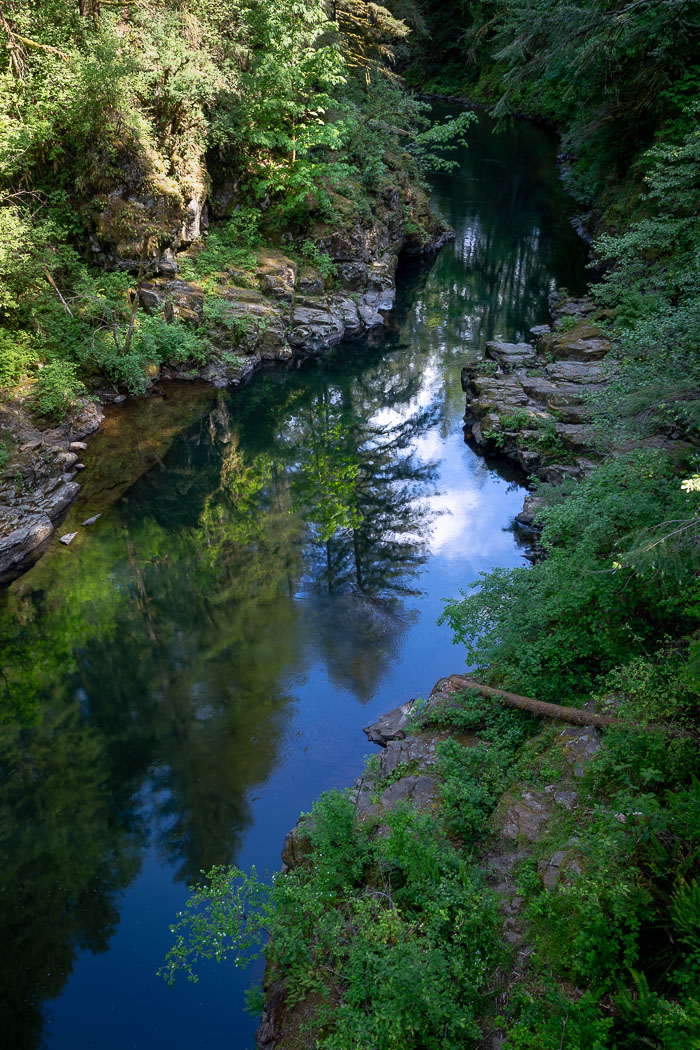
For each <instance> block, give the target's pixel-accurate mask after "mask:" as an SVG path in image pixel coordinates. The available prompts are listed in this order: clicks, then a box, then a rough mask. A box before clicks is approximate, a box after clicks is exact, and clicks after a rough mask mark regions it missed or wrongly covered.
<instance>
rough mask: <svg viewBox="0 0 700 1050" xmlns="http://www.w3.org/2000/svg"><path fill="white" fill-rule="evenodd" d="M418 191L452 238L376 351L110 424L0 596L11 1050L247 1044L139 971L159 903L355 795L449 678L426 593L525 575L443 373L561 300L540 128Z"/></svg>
mask: <svg viewBox="0 0 700 1050" xmlns="http://www.w3.org/2000/svg"><path fill="white" fill-rule="evenodd" d="M434 191H435V200H436V204H437V206H438V207H439V208H440V210H441V211H442V213H443V214H444V215H445V216H446V217H447V218H448V220H449V221H450V222H452V224H453V225H454V226H455V230H456V234H457V236H456V239H455V242H454V243H453V244H452V245H450V246H448V247H447V248H446V249H445V250H444V251H443V252H442V253H441V254H440V256H439V257H438V258H437V259H436V260H430V261H428V262H423V263H415V262H414V263H410V264H408V265H406V266H405V267H404V268H403V270H402V273H401V280H400V289H399V299H398V303H397V310H396V312H395V315H394V316H393V318H392V322H391V325H390V327H389V328H388V329H387V330H384V331H382V332H381V333H376V334H375V335H374V337H373V339H372V340H364V341H361V342H357V343H348V344H343V345H341V346H340V347H339V348H337V350H336V351H335V352H334V353H333V354H332V355H331V356H330V357H329V358H327V359H326V360H325V361H323V362H321V363H319V364H316V365H315V366H314V368H313V369H299V370H296V369H294V370H290V371H287V372H273V373H269V374H266V375H260V376H258V377H256V378H255V379H254V380H253V381H252V382H251V384H250V385H249V386H248V387H246V388H245V390H244V391H242V392H240V393H238V394H234V395H225V394H223V393H221V392H218V393H214V392H212V391H209V390H207V391H202V390H201V389H200V388H196V387H193V388H191V389H190V390H189V391H188V390H184V391H183V390H182V388H179V389H176V388H170V389H168V388H165V389H164V394H165V397H164V398H163V399H162V400H161V401H159V402H158V404H157V405H156V406H155V410H154V411H153V413H152V414H151V415H150V416H149V413H148V411H144V412H143V413H142V414H141V415H139V412H140V409H137V408H131V407H130V408H129V410H128V413H125V414H123V415H117V414H115V415H114V416H112V417H111V418H110V423H109V425H108V427H106V428H105V432H104V433H103V434H102V435H98V437H97V439H96V440H95V442H93V444H92V445H91V450H94V449H99V448H100V447H101V448H102V454H101V459H100V465H99V470H98V469H97V465H96V464H95V480H94V481H93V485H92V488H91V487H90V482H89V480H88V482H87V483H86V486H85V488H84V490H83V493H82V494H81V501H80V502H79V503H78V505H77V507H76V508H75V509H74V511H71V514H72V515H73V518H74V519H75V521H76V522H79V521H80V520H81V519H82V517H87V516H88V514H89V513H92V512H94V510H96V509H102V510H103V515H102V517H101V518H100V520H99V521H98V522H97V524H96V525H95V526H93V527H92V529H91V530H89V531H88V530H82V531H81V534H80V536H79V537H78V540H76V541H75V542H74V545H73V546H71V548H68V549H66V548H61V547H59V546H58V545H57V544H55V545H54V546H53V547H52V548H51V550H50V551H49V552H48V553H47V555H46V556H45V557H44V559H42V561H40V562H39V563H38V564H37V565H36V566H35V567H34V568H33V569H32V570H31V571H30V572H29V573H28V574H27V575H26V576H24V577H23V578H22V579H20V580H18V581H16V582H15V583H14V584H13V585H12V586H11V587H10V588H9V589H8V590H7V592H6V593H5V595H4V597H3V598H2V600H1V604H0V637H1V638H2V641H1V642H0V649H1V658H2V675H1V676H0V718H1V719H2V722H3V723H4V724H3V725H2V735H1V738H0V829H1V832H0V835H1V837H2V861H1V862H0V864H1V869H0V884H1V885H2V886H3V889H4V906H3V909H2V913H1V918H0V938H1V940H2V944H3V952H2V963H0V987H1V991H0V998H1V999H2V1003H1V1005H0V1031H2V1032H3V1036H4V1039H5V1040H6V1042H7V1045H8V1046H12V1047H13V1048H16V1050H33V1048H35V1047H38V1046H40V1045H42V1042H47V1043H48V1045H50V1046H52V1047H60V1048H66V1050H67V1048H70V1050H78V1048H82V1047H89V1046H93V1045H94V1046H100V1047H101V1048H103V1050H104V1048H108V1047H109V1048H111V1047H114V1048H117V1047H125V1046H134V1047H138V1048H139V1050H142V1048H146V1047H151V1046H153V1045H165V1044H166V1043H167V1044H168V1045H170V1046H172V1047H183V1048H184V1047H190V1048H193V1047H197V1046H208V1045H211V1043H212V1041H221V1040H222V1039H224V1038H225V1039H226V1040H227V1042H228V1043H229V1044H230V1045H231V1046H232V1047H233V1048H234V1050H243V1048H244V1047H252V1036H251V1033H252V1029H253V1027H254V1023H253V1022H252V1021H251V1020H249V1019H246V1018H245V1017H244V1016H243V1014H242V1012H241V1002H242V996H241V987H242V985H243V984H245V983H246V979H245V978H239V977H238V976H237V975H236V974H231V972H230V971H225V970H224V969H223V968H219V971H218V973H217V974H214V975H212V974H208V975H207V977H206V981H203V982H202V984H201V985H199V986H197V992H196V993H195V992H194V991H193V990H191V989H190V988H189V986H187V987H186V988H185V989H182V990H180V992H179V993H178V995H176V996H175V995H173V994H172V993H170V992H168V990H167V989H165V988H164V987H162V986H161V984H160V983H159V982H158V979H157V978H156V977H155V970H156V968H157V966H158V964H159V962H160V961H161V959H162V957H163V954H164V952H165V950H166V949H167V947H168V930H167V923H168V921H170V920H172V918H173V916H174V913H175V911H176V909H177V908H178V907H181V906H182V902H183V899H184V896H185V891H184V887H183V884H184V883H187V882H190V881H192V880H194V879H196V878H197V877H198V875H199V872H200V871H201V870H202V869H205V870H206V869H208V868H209V867H211V866H212V865H213V864H221V863H231V862H234V861H239V862H241V863H246V864H248V863H251V862H252V863H257V864H258V865H259V866H261V867H265V866H266V865H267V866H269V867H272V868H274V867H275V866H276V865H277V856H278V851H279V847H280V844H281V838H282V835H283V833H284V831H285V830H286V829H287V827H289V826H290V825H291V823H293V821H294V819H295V818H296V815H297V813H298V811H299V809H301V808H304V807H305V806H306V807H308V805H309V804H310V802H311V801H312V800H313V798H315V797H316V796H317V795H318V793H319V792H320V791H321V790H323V789H324V788H326V787H328V786H332V785H333V784H344V783H347V782H348V781H349V780H351V779H352V777H353V776H356V775H357V773H358V772H359V769H360V764H361V756H362V753H363V751H364V750H365V745H363V738H362V736H361V734H360V733H359V728H360V726H361V725H362V724H363V723H365V722H366V721H368V720H371V718H372V717H375V716H376V715H377V714H379V713H380V712H381V711H382V710H384V709H387V708H388V707H390V706H393V705H394V704H396V703H397V702H400V701H402V700H404V699H405V698H406V697H407V696H410V695H412V694H414V695H415V693H416V692H417V691H419V690H426V689H428V688H430V685H431V684H432V682H433V681H434V680H435V679H436V678H437V677H439V676H440V675H441V674H444V673H448V672H449V671H450V670H452V669H454V665H455V664H457V665H458V663H459V661H460V660H461V659H462V657H461V656H460V655H459V654H458V653H457V652H456V651H455V650H453V647H452V643H451V641H450V639H449V638H448V637H447V636H446V634H445V631H444V629H443V630H442V631H439V630H438V628H437V627H436V626H435V619H436V616H437V614H438V612H439V609H440V599H441V598H442V597H444V596H446V595H447V594H451V593H454V592H455V590H456V589H457V588H458V587H459V586H466V585H468V584H469V583H470V582H471V581H473V580H475V579H476V578H477V577H478V574H479V572H480V571H484V570H487V569H489V568H490V567H492V566H494V565H503V566H506V567H509V566H516V565H520V564H522V554H523V550H524V541H522V540H521V539H519V538H518V536H517V535H514V534H513V533H512V532H511V531H509V530H510V525H511V522H512V519H513V516H514V514H515V513H516V512H517V510H518V509H519V507H520V504H521V500H522V494H521V492H520V491H519V484H518V479H517V478H515V477H512V476H506V475H505V474H504V473H503V471H502V470H500V469H496V468H495V467H494V465H493V464H487V463H485V462H484V460H483V459H481V458H480V457H479V456H478V455H476V454H475V453H474V452H473V451H472V450H470V449H469V448H468V447H467V446H465V445H464V442H463V438H462V432H461V415H462V412H463V408H464V401H463V395H462V393H461V390H460V386H459V370H460V367H461V365H462V363H463V362H464V360H465V359H466V358H467V357H469V356H470V355H474V354H478V353H481V352H482V351H483V345H484V342H485V340H486V339H487V338H490V337H492V336H494V335H498V334H501V335H503V336H505V337H507V338H512V339H515V338H522V337H523V336H525V335H526V333H527V329H528V327H529V326H530V325H531V324H534V323H537V322H539V321H542V320H543V319H544V318H545V316H546V306H547V296H548V294H549V292H550V291H551V290H552V288H553V287H555V286H556V285H558V284H568V285H569V286H570V287H571V288H572V290H574V291H577V290H579V289H580V287H581V285H582V283H583V280H584V271H583V251H582V248H581V246H580V245H579V244H578V242H577V241H576V238H575V235H574V233H573V231H572V230H571V229H570V226H569V224H568V219H567V212H566V201H565V198H564V197H563V195H562V193H561V190H560V188H559V185H558V182H557V179H556V171H555V168H554V164H553V146H552V142H551V141H550V139H549V138H548V137H547V136H546V135H545V134H544V133H543V132H542V131H540V130H538V129H535V128H530V127H527V126H522V127H516V128H515V129H510V130H509V131H507V132H502V133H499V134H492V132H491V128H490V126H489V124H488V122H486V121H483V120H482V122H481V123H480V124H479V125H478V127H477V128H475V129H474V130H473V131H472V134H471V147H470V150H468V151H467V152H466V153H465V154H463V155H462V156H461V167H460V170H459V171H458V172H457V173H455V174H454V175H451V176H440V177H436V179H435V180H434ZM188 399H189V401H188ZM145 407H146V410H147V409H148V406H145ZM151 407H153V406H151ZM129 413H130V414H129ZM161 417H162V418H161ZM119 420H122V429H121V430H120V423H119ZM154 420H156V421H157V429H158V433H159V434H160V433H161V431H162V433H163V435H164V436H163V438H162V439H161V440H160V442H159V441H158V440H156V439H155V438H154V437H153V434H152V430H153V427H154V422H153V421H154ZM124 421H125V424H124ZM168 421H169V422H168ZM166 438H167V440H166ZM100 442H102V444H101V445H100V444H99V443H100ZM88 468H89V470H88V471H86V472H85V473H86V474H88V473H89V471H90V469H92V468H91V466H90V462H88ZM110 469H111V471H112V473H111V475H110ZM98 474H99V479H98ZM129 479H130V480H129ZM98 480H99V484H98ZM90 501H92V503H90ZM73 518H71V519H70V520H71V521H72V520H73ZM77 527H78V528H79V526H77ZM450 664H452V666H450ZM71 974H72V976H71ZM69 978H70V980H69ZM47 1004H50V1006H49V1005H47ZM232 1027H233V1029H234V1031H235V1033H236V1034H235V1036H232Z"/></svg>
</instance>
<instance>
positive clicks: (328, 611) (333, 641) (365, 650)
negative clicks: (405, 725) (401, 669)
mask: <svg viewBox="0 0 700 1050" xmlns="http://www.w3.org/2000/svg"><path fill="white" fill-rule="evenodd" d="M304 611H305V615H306V617H308V624H307V631H306V636H307V638H308V639H309V640H310V642H309V644H310V647H311V648H312V649H315V650H316V652H317V653H318V655H319V656H320V657H321V659H322V660H323V662H324V664H325V667H326V672H327V674H328V677H329V679H330V681H331V682H332V683H333V685H334V686H335V687H336V688H337V689H344V690H348V691H349V692H351V693H352V694H353V695H354V696H355V697H357V699H358V700H359V701H360V703H363V704H364V703H367V701H368V700H370V699H371V698H372V697H373V696H374V694H375V693H376V691H377V688H378V686H379V683H380V681H381V679H382V677H383V676H384V675H385V673H386V669H387V667H388V666H390V663H391V661H393V660H395V659H396V658H397V656H398V654H399V653H400V652H401V649H402V646H403V642H404V639H405V636H406V632H407V631H408V630H409V628H410V627H411V626H413V625H414V624H415V623H416V622H417V621H418V613H417V611H416V610H406V609H405V608H404V607H403V603H402V602H400V601H397V600H395V599H385V600H380V599H376V598H371V597H370V596H368V595H366V594H361V593H359V592H357V591H350V592H346V593H344V594H338V595H334V596H331V597H320V596H319V597H318V598H317V599H316V600H314V601H313V602H310V603H308V604H305V610H304Z"/></svg>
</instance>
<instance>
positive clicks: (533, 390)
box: [462, 296, 610, 528]
mask: <svg viewBox="0 0 700 1050" xmlns="http://www.w3.org/2000/svg"><path fill="white" fill-rule="evenodd" d="M551 308H552V317H553V324H552V325H551V326H550V325H537V326H536V327H534V328H533V329H532V330H531V334H532V336H533V341H532V343H505V342H500V341H492V342H489V343H487V345H486V353H487V356H488V358H490V361H491V362H492V364H491V366H490V367H489V366H488V363H487V364H486V365H485V363H484V362H477V363H475V364H469V365H466V366H465V367H464V368H463V369H462V387H463V389H464V391H465V393H466V395H467V410H466V415H465V417H464V418H465V424H466V427H465V429H466V431H467V433H468V435H469V436H470V437H471V438H472V439H473V440H474V441H475V443H476V444H477V445H478V446H479V447H481V448H482V449H484V450H486V451H490V452H495V453H498V454H500V455H503V456H505V457H506V458H508V459H510V460H512V461H513V462H514V463H516V464H517V465H518V466H519V467H520V468H521V469H522V470H523V471H524V472H525V473H526V474H527V475H528V476H530V477H537V478H540V479H542V480H544V481H547V482H549V483H550V484H559V483H561V482H562V481H563V480H565V479H566V478H581V477H583V476H584V475H585V474H587V473H588V472H589V471H590V470H591V469H592V468H593V466H594V465H595V462H596V459H597V455H596V451H595V445H596V434H595V431H594V428H593V425H592V422H591V417H592V407H593V404H594V402H595V398H596V395H598V394H599V393H600V391H601V390H602V388H603V385H604V384H605V382H606V374H605V368H604V364H603V362H604V358H605V357H606V355H607V354H608V352H609V351H610V343H609V341H608V340H607V339H606V337H605V335H604V333H603V332H602V331H601V330H600V328H598V327H597V326H596V325H595V324H594V322H593V320H592V317H591V315H592V314H593V312H594V306H593V304H592V303H591V301H590V300H588V299H572V298H570V297H568V296H559V297H557V298H555V299H554V301H553V303H552V307H551ZM537 506H538V500H537V498H536V497H533V496H532V495H531V496H528V497H527V498H526V501H525V506H524V508H523V511H522V513H521V514H520V515H518V517H517V519H516V520H517V521H518V522H519V523H520V524H521V525H523V526H525V527H527V528H532V527H534V526H535V525H536V512H537Z"/></svg>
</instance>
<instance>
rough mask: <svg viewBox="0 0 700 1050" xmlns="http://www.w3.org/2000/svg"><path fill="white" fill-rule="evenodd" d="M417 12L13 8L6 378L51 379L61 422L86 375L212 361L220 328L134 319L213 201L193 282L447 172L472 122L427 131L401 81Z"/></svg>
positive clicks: (343, 5)
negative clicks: (148, 278)
mask: <svg viewBox="0 0 700 1050" xmlns="http://www.w3.org/2000/svg"><path fill="white" fill-rule="evenodd" d="M416 17H417V16H416V13H415V11H414V9H413V8H412V7H411V5H410V4H403V5H402V4H398V5H397V13H396V15H395V14H392V13H391V12H390V11H389V10H387V9H386V8H384V7H382V6H379V5H375V4H373V3H367V2H365V0H343V2H339V3H337V4H334V5H327V4H326V3H325V2H324V0H279V2H276V3H274V4H269V3H264V2H262V0H251V2H250V3H243V2H242V0H194V2H192V3H189V2H188V3H185V2H183V0H165V2H160V0H135V2H133V3H130V4H125V5H120V4H116V3H114V4H104V3H103V4H100V3H98V2H97V0H95V2H93V0H79V2H72V3H69V4H66V3H63V2H58V0H56V2H54V0H49V2H44V0H42V2H28V3H24V2H22V3H20V2H15V0H8V2H6V3H4V4H3V5H2V9H1V10H0V385H1V386H3V387H7V386H12V385H13V384H16V383H17V382H18V381H20V380H21V379H22V378H23V377H24V376H25V375H27V374H29V375H33V374H35V373H36V371H37V370H38V374H39V398H40V400H39V404H40V407H41V408H42V410H44V411H46V410H52V411H60V410H62V409H64V408H65V407H66V406H67V405H68V404H70V403H71V401H73V400H74V399H75V397H76V396H77V395H78V394H79V393H80V392H81V389H82V388H81V386H80V379H79V376H82V378H83V379H85V378H88V377H90V376H91V375H94V376H95V377H96V378H97V379H105V378H106V379H108V380H110V381H111V382H113V383H124V384H126V385H127V386H128V387H129V388H130V389H131V390H133V391H135V392H136V391H139V390H140V389H143V387H144V385H145V384H146V383H147V381H148V374H149V372H151V373H152V372H153V370H154V369H155V368H157V366H158V365H159V364H160V363H161V362H163V361H169V362H173V363H177V362H186V361H191V362H192V365H193V366H195V367H196V366H197V365H198V364H201V363H202V362H203V361H205V360H206V359H207V357H208V356H209V355H210V353H211V345H210V339H209V331H208V328H207V325H206V324H205V325H204V326H203V327H202V329H201V331H199V330H198V331H196V330H194V329H185V328H184V326H183V325H181V324H180V323H179V322H178V321H177V319H175V320H173V319H172V318H170V317H167V316H166V315H165V313H164V312H163V311H156V312H153V313H152V314H151V315H150V316H147V315H146V314H145V313H144V311H142V310H139V309H138V307H139V288H140V281H141V279H142V277H143V276H144V275H145V274H146V273H148V272H149V271H150V270H152V266H153V261H154V259H155V258H157V257H158V255H159V254H160V253H161V252H163V251H165V252H171V253H172V248H173V247H174V248H175V250H177V248H178V244H179V246H180V247H183V246H186V245H187V244H188V243H189V242H190V241H191V240H192V239H193V237H194V238H196V237H197V236H198V230H197V228H194V229H193V231H192V232H187V231H185V233H183V232H178V230H180V231H183V230H185V226H186V224H187V223H190V222H192V221H194V220H192V219H191V215H192V214H196V211H197V208H200V207H201V205H202V203H203V201H204V200H205V199H206V198H207V196H209V197H210V198H211V199H213V201H214V204H215V206H216V208H217V209H218V211H217V212H216V213H217V214H218V215H219V216H220V222H219V225H218V226H217V227H216V228H214V229H212V232H211V235H210V244H208V245H207V250H208V256H209V258H208V260H207V259H205V260H204V261H203V266H202V270H201V271H200V270H198V271H197V273H196V276H197V277H200V276H204V275H206V273H207V266H208V267H209V272H211V271H212V270H213V269H216V268H217V267H218V268H219V269H220V268H221V267H222V265H224V264H226V265H228V264H231V265H235V266H238V267H239V269H243V270H245V266H246V262H248V263H250V255H248V256H247V257H246V256H245V252H243V254H241V251H239V249H245V248H246V247H250V246H254V244H255V243H258V244H259V243H261V241H264V240H267V241H268V242H269V241H272V242H277V241H279V239H280V237H281V236H282V235H283V234H284V235H285V237H286V241H285V243H286V244H294V243H296V246H297V248H298V250H299V252H300V253H301V254H302V255H303V254H306V255H307V257H308V255H309V254H310V255H311V258H312V261H314V262H317V261H318V260H317V258H316V254H317V249H316V247H315V244H314V241H313V237H311V239H309V233H310V231H311V230H312V228H313V227H314V224H315V225H316V226H318V224H319V223H323V224H325V225H326V226H327V227H328V226H330V227H331V228H332V227H333V226H336V227H337V226H342V225H343V224H344V223H345V224H348V223H351V222H352V220H353V219H356V218H358V217H360V218H361V217H363V216H364V217H365V218H367V217H368V216H371V214H372V204H371V201H372V200H373V199H374V197H375V196H376V195H377V194H381V192H382V191H383V190H384V189H385V188H386V187H387V186H388V185H392V184H396V183H402V184H404V185H405V184H407V183H410V181H411V180H414V181H415V180H420V178H421V174H422V172H423V171H424V170H425V168H426V166H430V165H431V164H434V163H437V164H444V163H446V162H445V161H444V160H443V159H441V158H440V157H439V156H438V153H436V152H435V147H436V146H437V147H438V149H440V148H442V147H444V146H445V145H446V143H447V140H448V139H449V137H450V135H452V134H454V133H457V134H460V133H461V129H462V128H463V127H464V126H465V125H466V123H467V122H468V118H467V117H466V115H465V116H464V117H463V118H461V119H460V120H459V121H458V122H457V124H456V125H451V126H450V127H446V126H438V127H436V128H433V127H431V124H430V122H429V120H428V118H427V116H426V108H427V107H426V106H425V105H424V104H423V103H420V102H418V101H416V100H415V99H413V98H411V97H409V96H408V95H406V94H405V93H404V92H403V90H402V88H401V85H400V83H398V81H397V80H396V77H395V75H394V74H393V72H392V69H393V66H392V63H393V62H394V51H393V45H394V44H395V43H399V44H400V43H401V41H403V40H404V39H405V38H406V37H407V36H408V34H409V33H410V31H411V27H410V25H409V23H408V22H407V21H405V19H408V20H409V21H410V20H411V19H415V18H416ZM193 209H194V211H193ZM242 215H244V216H246V219H247V226H246V229H245V231H242V225H241V218H242ZM196 225H197V223H196V222H195V227H196ZM242 232H245V233H246V235H248V244H246V243H245V240H244V239H242V238H241V233H242ZM251 232H253V233H254V234H255V237H254V238H252V239H251V237H250V234H251ZM255 238H257V239H255ZM206 254H207V253H206V252H205V255H206ZM93 256H94V257H95V260H96V261H98V262H99V263H100V264H101V265H104V266H106V267H107V269H108V270H115V269H116V271H117V272H116V273H107V274H105V273H103V272H100V271H99V270H97V269H96V268H95V266H94V265H93ZM322 261H323V260H322ZM123 271H127V272H126V273H125V272H123ZM206 320H207V319H206V318H205V321H206ZM44 362H49V363H50V366H51V367H50V371H49V372H47V373H46V374H45V375H44V374H43V372H42V365H43V363H44Z"/></svg>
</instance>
